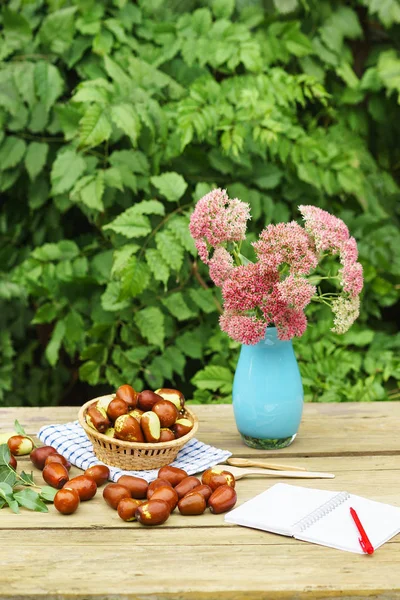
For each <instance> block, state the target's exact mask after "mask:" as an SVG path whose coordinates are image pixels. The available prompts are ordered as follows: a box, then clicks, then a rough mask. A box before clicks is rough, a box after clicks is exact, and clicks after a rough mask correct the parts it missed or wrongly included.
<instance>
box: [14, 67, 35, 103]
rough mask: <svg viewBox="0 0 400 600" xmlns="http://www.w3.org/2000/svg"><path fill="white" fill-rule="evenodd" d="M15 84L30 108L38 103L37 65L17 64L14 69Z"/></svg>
mask: <svg viewBox="0 0 400 600" xmlns="http://www.w3.org/2000/svg"><path fill="white" fill-rule="evenodd" d="M13 76H14V82H15V85H16V87H17V89H18V93H19V94H20V96H21V97H22V98H23V99H24V101H25V102H26V103H27V104H28V106H29V107H30V108H32V106H33V105H34V104H35V103H36V94H35V65H34V63H31V62H22V63H20V64H16V65H15V66H14V68H13Z"/></svg>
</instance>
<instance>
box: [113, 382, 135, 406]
mask: <svg viewBox="0 0 400 600" xmlns="http://www.w3.org/2000/svg"><path fill="white" fill-rule="evenodd" d="M115 395H116V397H117V398H121V400H123V401H124V402H125V403H126V404H127V406H128V410H133V409H134V408H136V405H137V401H138V396H139V394H138V393H137V391H136V390H134V389H133V387H132V386H131V385H128V384H127V383H126V384H124V385H121V386H120V387H119V388H118V389H117V391H116V394H115Z"/></svg>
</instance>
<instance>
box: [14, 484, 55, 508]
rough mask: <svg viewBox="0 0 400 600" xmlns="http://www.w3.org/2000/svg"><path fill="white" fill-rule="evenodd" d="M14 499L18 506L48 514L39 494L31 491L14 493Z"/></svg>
mask: <svg viewBox="0 0 400 600" xmlns="http://www.w3.org/2000/svg"><path fill="white" fill-rule="evenodd" d="M14 498H15V500H16V501H17V502H18V504H19V505H20V506H23V507H24V508H29V509H30V510H34V511H36V512H49V509H48V508H47V506H46V504H45V503H44V502H43V500H41V499H40V497H39V494H38V493H37V492H35V491H34V490H32V489H29V488H28V489H26V490H20V491H19V492H14Z"/></svg>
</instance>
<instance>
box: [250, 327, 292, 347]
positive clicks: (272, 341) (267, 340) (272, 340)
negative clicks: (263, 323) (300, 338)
mask: <svg viewBox="0 0 400 600" xmlns="http://www.w3.org/2000/svg"><path fill="white" fill-rule="evenodd" d="M281 345H288V346H291V345H292V340H280V339H279V338H278V330H277V328H276V327H267V328H266V330H265V336H264V339H263V340H261V341H260V342H258V344H256V346H266V347H271V346H281Z"/></svg>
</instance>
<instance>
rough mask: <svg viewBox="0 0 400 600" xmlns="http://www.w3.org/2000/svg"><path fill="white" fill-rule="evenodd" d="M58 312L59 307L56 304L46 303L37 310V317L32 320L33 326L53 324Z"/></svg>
mask: <svg viewBox="0 0 400 600" xmlns="http://www.w3.org/2000/svg"><path fill="white" fill-rule="evenodd" d="M57 312H58V311H57V307H56V305H55V304H54V303H52V302H46V303H45V304H42V306H39V308H38V309H37V311H36V313H35V317H34V318H33V319H32V324H33V325H36V324H38V323H51V321H54V319H55V318H56V316H57Z"/></svg>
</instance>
